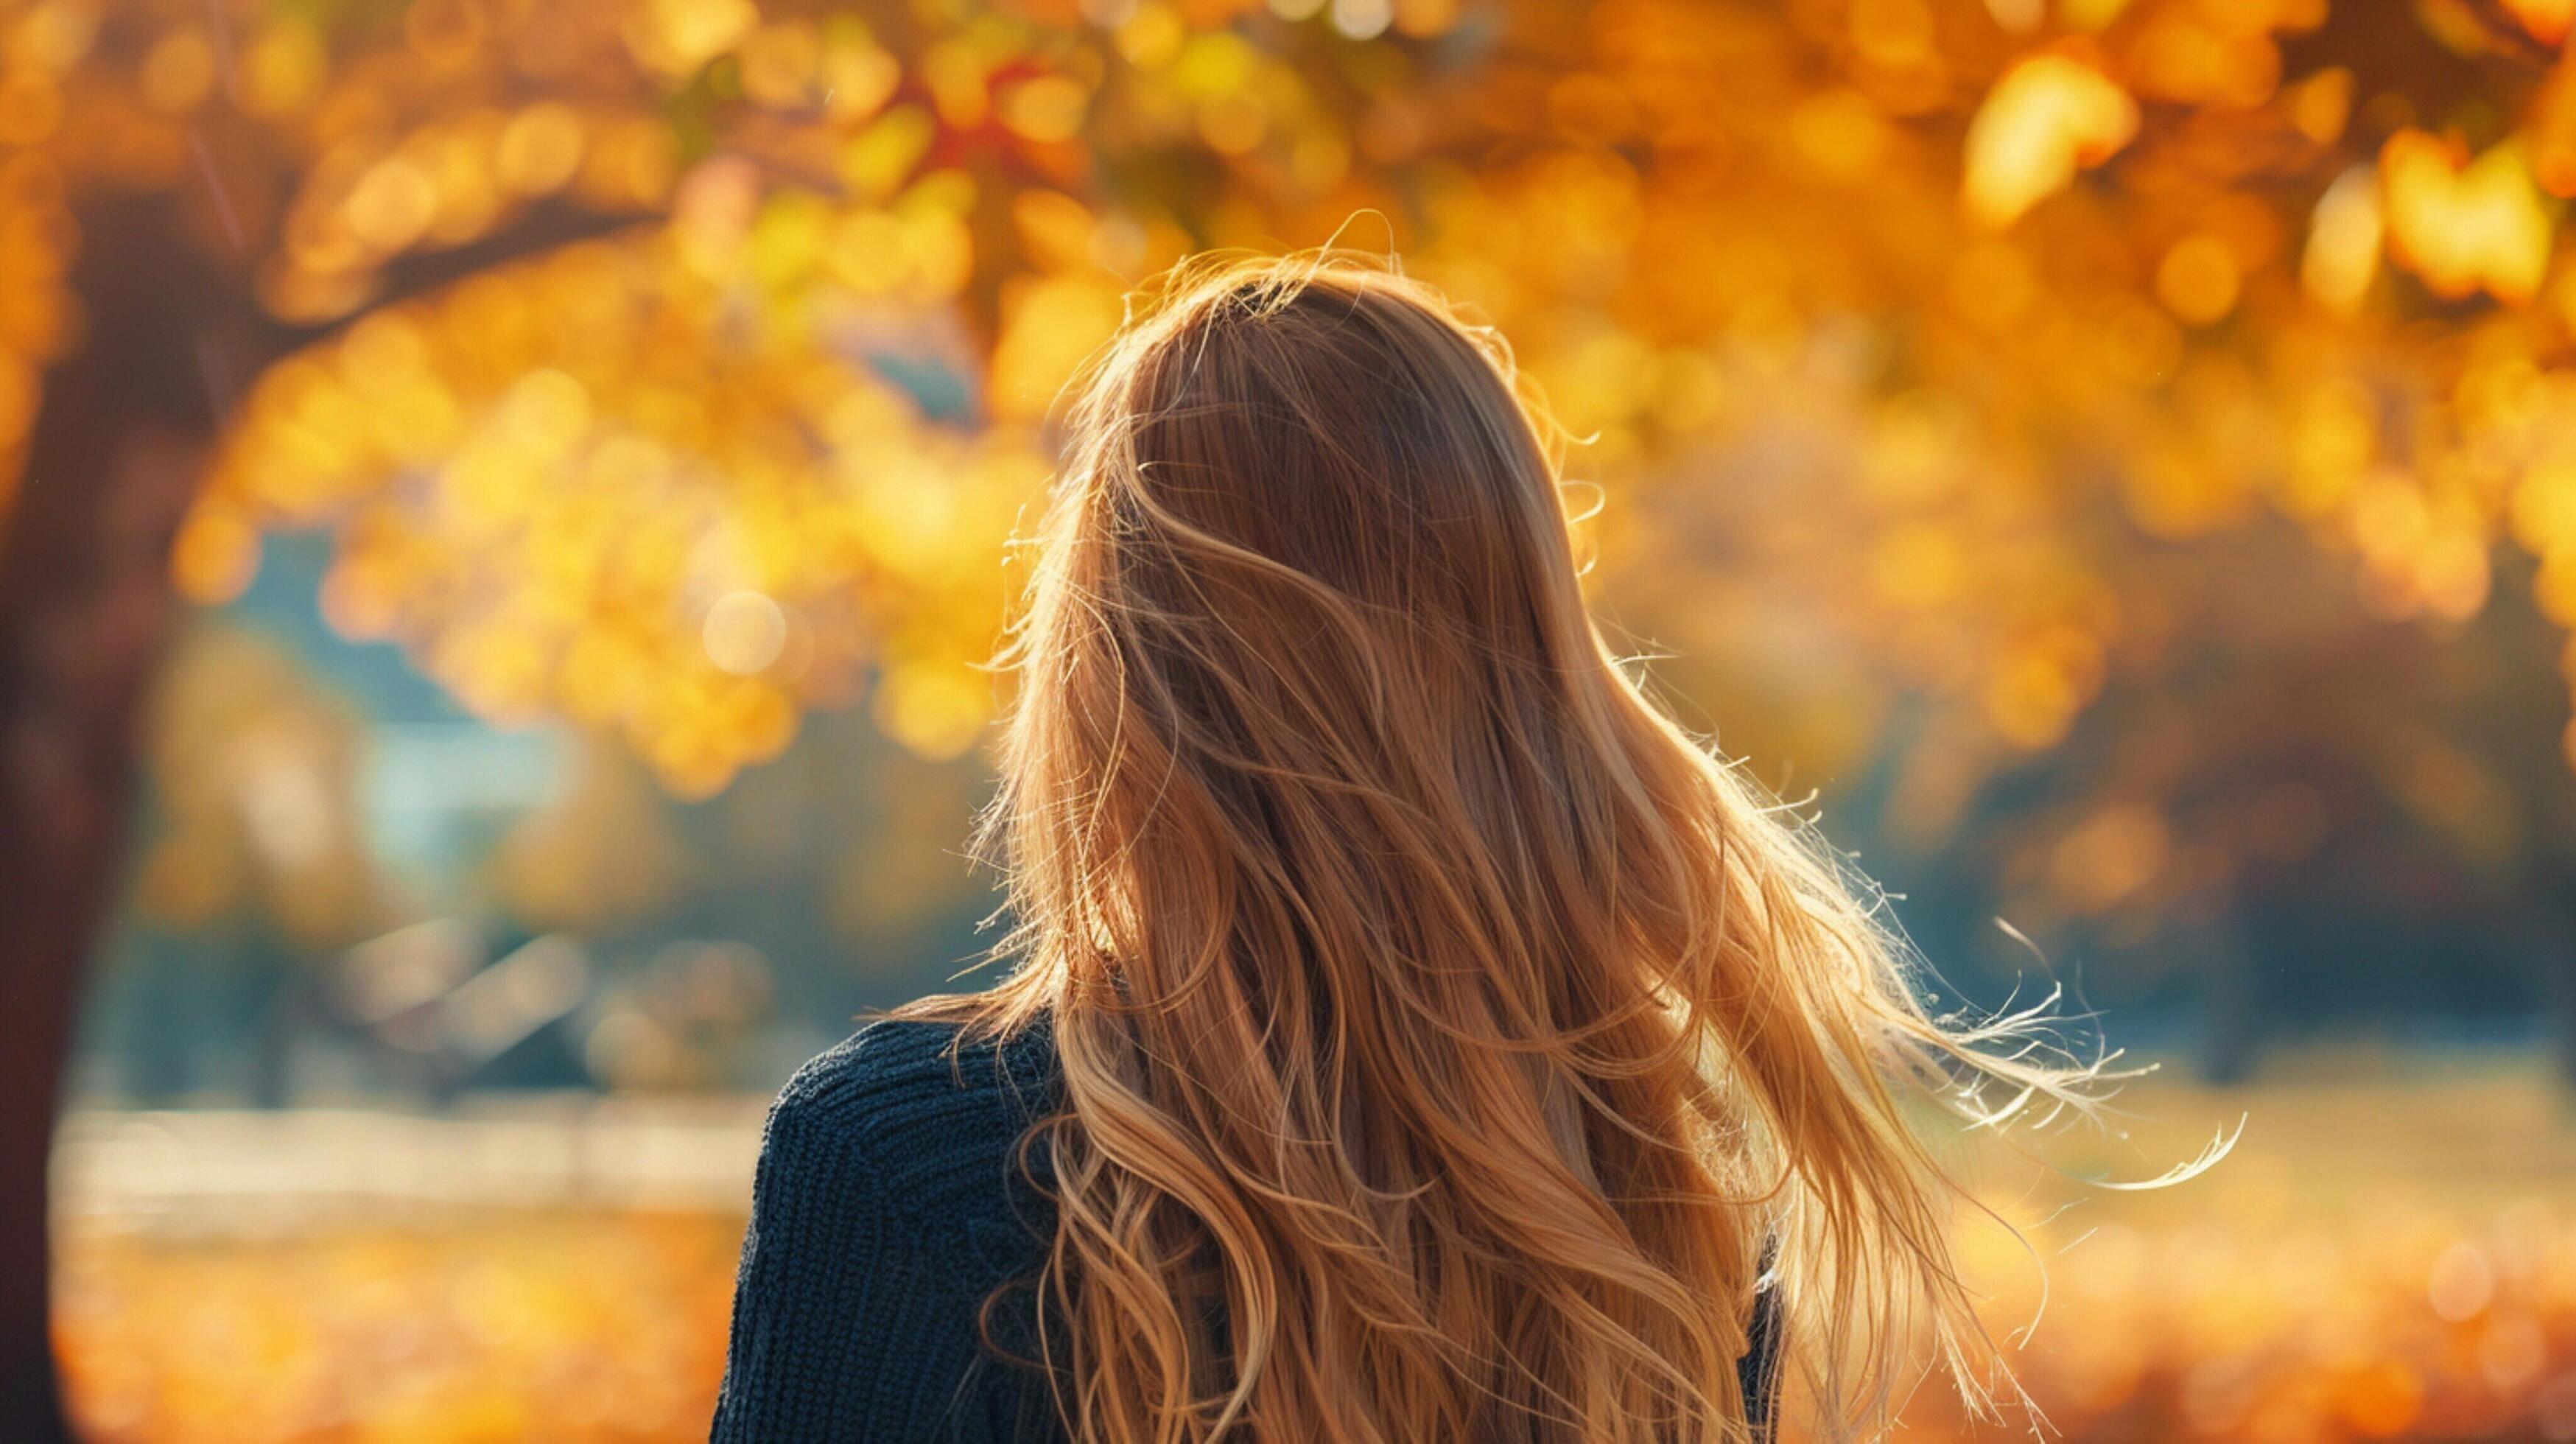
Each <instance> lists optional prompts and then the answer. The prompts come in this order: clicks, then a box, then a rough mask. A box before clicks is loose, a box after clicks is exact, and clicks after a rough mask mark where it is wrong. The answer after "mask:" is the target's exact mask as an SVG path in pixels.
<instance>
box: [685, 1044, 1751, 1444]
mask: <svg viewBox="0 0 2576 1444" xmlns="http://www.w3.org/2000/svg"><path fill="white" fill-rule="evenodd" d="M954 1038H955V1029H954V1028H952V1027H950V1026H948V1025H945V1024H939V1023H922V1022H909V1021H903V1022H898V1021H882V1022H876V1023H871V1024H869V1025H868V1026H866V1027H865V1028H862V1029H860V1030H859V1032H858V1034H857V1036H855V1037H853V1038H851V1039H849V1040H848V1041H847V1042H844V1043H842V1044H841V1045H840V1046H839V1047H837V1048H834V1049H832V1050H831V1051H830V1052H828V1053H825V1054H824V1055H823V1056H821V1057H819V1058H817V1059H815V1060H814V1061H813V1062H811V1063H808V1064H806V1065H805V1067H804V1068H803V1069H802V1070H800V1071H799V1072H798V1073H797V1074H796V1076H795V1077H794V1078H792V1079H790V1080H789V1081H788V1084H787V1087H786V1089H785V1090H784V1091H782V1092H781V1093H780V1094H779V1096H778V1101H777V1103H776V1104H775V1105H774V1106H773V1107H772V1108H771V1110H770V1114H769V1125H768V1130H767V1132H766V1133H765V1134H764V1135H763V1138H762V1141H761V1150H760V1165H759V1171H758V1174H757V1176H756V1178H755V1180H754V1182H753V1185H752V1205H751V1226H750V1229H749V1230H748V1231H747V1232H746V1233H745V1234H744V1236H743V1241H742V1267H741V1272H740V1274H739V1276H738V1277H737V1279H736V1282H735V1290H734V1304H733V1332H732V1336H731V1339H730V1341H729V1345H728V1352H727V1357H726V1361H725V1376H724V1387H723V1390H722V1392H721V1394H720V1395H719V1396H718V1398H717V1401H716V1416H715V1425H714V1430H713V1432H712V1434H711V1436H710V1438H711V1440H712V1441H713V1444H822V1441H843V1440H847V1441H865V1444H905V1441H912V1440H939V1441H1003V1440H1034V1441H1051V1440H1058V1439H1061V1438H1062V1437H1063V1433H1062V1430H1061V1429H1060V1427H1059V1426H1058V1425H1057V1424H1056V1422H1055V1414H1054V1409H1053V1405H1052V1401H1051V1398H1050V1396H1049V1392H1048V1389H1047V1386H1046V1379H1045V1375H1044V1374H1043V1373H1041V1372H1040V1371H1039V1370H1037V1369H1036V1368H1034V1367H1031V1366H1028V1365H1026V1364H1022V1363H1017V1362H1014V1361H1013V1360H1012V1359H1009V1358H1006V1357H1004V1356H1003V1354H1001V1353H998V1352H996V1351H994V1350H993V1349H991V1348H988V1347H986V1346H985V1345H984V1343H983V1341H982V1334H981V1332H980V1331H979V1328H978V1319H979V1316H980V1315H981V1313H982V1310H983V1307H984V1302H985V1300H986V1299H987V1298H988V1297H990V1296H992V1295H993V1294H994V1292H995V1291H996V1290H997V1289H1000V1288H1002V1287H1003V1286H1004V1285H1006V1284H1013V1283H1016V1282H1020V1281H1025V1280H1028V1279H1030V1278H1032V1277H1034V1276H1035V1274H1036V1273H1037V1271H1038V1269H1039V1267H1040V1266H1041V1265H1042V1264H1043V1263H1044V1261H1045V1257H1046V1243H1047V1240H1048V1239H1050V1238H1051V1237H1053V1234H1054V1215H1053V1213H1052V1211H1051V1209H1050V1207H1049V1205H1048V1203H1047V1201H1046V1198H1045V1196H1044V1194H1043V1193H1042V1192H1041V1191H1040V1188H1033V1187H1031V1186H1030V1184H1029V1182H1028V1181H1027V1180H1026V1179H1025V1178H1023V1177H1022V1175H1021V1170H1020V1168H1019V1165H1018V1153H1017V1144H1018V1142H1019V1139H1020V1137H1021V1135H1022V1134H1023V1133H1024V1132H1025V1131H1026V1130H1027V1128H1028V1126H1029V1124H1030V1123H1032V1122H1033V1121H1035V1120H1036V1119H1037V1118H1038V1117H1040V1116H1041V1115H1042V1114H1044V1113H1045V1112H1047V1111H1049V1110H1051V1109H1053V1108H1055V1107H1056V1106H1058V1102H1059V1099H1060V1093H1059V1089H1060V1086H1061V1084H1060V1081H1059V1079H1058V1076H1057V1074H1056V1069H1055V1051H1054V1044H1053V1040H1052V1038H1051V1037H1050V1035H1049V1033H1048V1030H1047V1028H1046V1027H1045V1025H1044V1024H1043V1023H1041V1024H1040V1025H1039V1026H1038V1027H1037V1028H1035V1029H1032V1030H1031V1031H1029V1032H1027V1033H1024V1034H1022V1035H1021V1036H1019V1037H1018V1038H1015V1039H1012V1040H1010V1041H1008V1042H1003V1043H994V1042H989V1041H979V1042H974V1043H969V1044H966V1045H965V1046H963V1047H961V1048H958V1049H957V1050H955V1052H954V1053H953V1054H952V1053H951V1050H950V1044H951V1042H952V1041H953V1040H954ZM1030 1166H1031V1171H1032V1172H1034V1174H1035V1175H1036V1177H1037V1179H1038V1180H1039V1184H1040V1187H1041V1188H1042V1187H1043V1185H1045V1184H1046V1183H1049V1182H1051V1181H1052V1177H1051V1175H1050V1174H1049V1172H1048V1170H1047V1166H1046V1158H1045V1151H1044V1150H1043V1149H1032V1150H1030ZM1004 1297H1005V1299H1006V1300H1007V1301H1013V1302H1016V1304H1017V1306H1016V1307H1001V1308H996V1309H995V1310H994V1311H993V1316H992V1332H993V1334H994V1335H995V1337H996V1340H997V1342H999V1343H1000V1344H1002V1346H1003V1347H1004V1348H1005V1349H1007V1350H1008V1351H1009V1352H1010V1353H1013V1354H1016V1355H1018V1356H1019V1357H1020V1358H1022V1359H1026V1358H1030V1357H1034V1355H1035V1354H1036V1347H1035V1340H1034V1338H1033V1336H1032V1333H1031V1327H1030V1325H1029V1324H1028V1323H1027V1320H1029V1319H1032V1318H1033V1317H1034V1316H1035V1315H1034V1308H1033V1299H1032V1296H1031V1295H1029V1294H1027V1293H1025V1292H1020V1293H1012V1294H1006V1295H1004ZM1766 1297H1767V1296H1766ZM1754 1324H1755V1329H1754V1340H1753V1342H1754V1348H1753V1350H1752V1352H1751V1353H1748V1354H1747V1355H1746V1356H1745V1358H1744V1361H1743V1363H1742V1365H1741V1367H1742V1370H1743V1375H1744V1380H1745V1383H1746V1390H1747V1397H1748V1398H1755V1397H1757V1396H1758V1395H1759V1393H1760V1391H1759V1390H1758V1389H1757V1388H1756V1387H1755V1386H1756V1384H1757V1383H1758V1381H1760V1380H1761V1379H1762V1377H1763V1372H1764V1366H1765V1361H1766V1359H1767V1358H1768V1355H1769V1353H1770V1348H1769V1344H1770V1340H1769V1335H1770V1333H1771V1332H1772V1327H1773V1326H1772V1322H1771V1310H1770V1309H1768V1308H1767V1307H1766V1308H1764V1309H1761V1310H1758V1311H1757V1312H1756V1314H1755V1316H1754Z"/></svg>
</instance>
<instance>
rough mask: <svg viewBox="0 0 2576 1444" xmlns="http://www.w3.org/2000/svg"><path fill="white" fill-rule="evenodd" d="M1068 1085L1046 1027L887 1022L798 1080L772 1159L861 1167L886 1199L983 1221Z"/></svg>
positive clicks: (776, 1126) (771, 1128) (777, 1125)
mask: <svg viewBox="0 0 2576 1444" xmlns="http://www.w3.org/2000/svg"><path fill="white" fill-rule="evenodd" d="M1058 1086H1059V1084H1058V1075H1057V1072H1056V1066H1055V1049H1054V1042H1053V1039H1052V1037H1051V1036H1050V1033H1049V1029H1048V1027H1047V1025H1046V1023H1045V1021H1044V1019H1043V1018H1042V1019H1041V1020H1040V1021H1039V1022H1038V1023H1036V1024H1034V1025H1032V1026H1030V1027H1027V1028H1024V1029H1021V1030H1020V1031H1019V1032H1017V1033H1015V1034H1012V1035H1010V1036H1007V1037H996V1036H992V1035H990V1034H986V1033H982V1032H978V1031H974V1030H970V1029H966V1028H963V1027H961V1025H959V1024H956V1023H950V1022H944V1021H938V1020H933V1019H919V1018H881V1019H877V1020H875V1021H873V1022H870V1023H868V1024H867V1025H866V1026H864V1027H862V1028H860V1029H859V1030H858V1031H857V1032H856V1033H854V1034H852V1035H851V1036H850V1037H848V1038H847V1039H844V1040H843V1041H842V1042H840V1043H839V1044H837V1045H835V1046H834V1047H832V1048H830V1049H828V1050H827V1051H825V1052H824V1053H822V1054H821V1055H820V1056H818V1057H816V1058H815V1059H813V1060H812V1061H811V1062H809V1063H807V1064H806V1065H805V1066H804V1067H802V1068H800V1069H798V1070H797V1071H796V1074H795V1076H794V1077H792V1078H790V1079H788V1081H787V1086H786V1087H784V1088H783V1089H781V1090H780V1091H779V1094H778V1099H777V1102H776V1103H774V1104H773V1105H772V1106H771V1108H770V1114H769V1123H768V1128H767V1131H766V1135H765V1139H764V1143H763V1151H764V1152H765V1153H767V1154H770V1155H772V1156H773V1158H775V1157H777V1156H779V1155H782V1154H805V1153H821V1154H827V1155H831V1156H834V1157H836V1158H839V1159H844V1160H854V1161H862V1162H863V1163H864V1165H865V1171H866V1173H867V1174H868V1175H869V1176H870V1177H871V1178H872V1179H873V1180H874V1181H875V1184H876V1188H875V1190H874V1191H875V1192H876V1193H877V1194H878V1196H879V1198H880V1199H881V1200H883V1201H884V1202H887V1203H890V1204H894V1205H897V1206H907V1207H909V1208H913V1209H918V1210H922V1211H925V1212H933V1211H936V1212H946V1211H950V1210H955V1209H959V1208H967V1209H968V1211H970V1212H972V1211H975V1210H973V1209H972V1207H971V1205H973V1204H975V1203H977V1202H979V1201H990V1202H992V1203H994V1204H997V1205H998V1204H1000V1203H1002V1202H1003V1201H1004V1197H1005V1193H1006V1187H1007V1180H1008V1177H1009V1175H1010V1174H1012V1173H1015V1172H1016V1171H1017V1170H1016V1169H1015V1168H1013V1167H1011V1166H1010V1165H1011V1164H1012V1163H1013V1161H1014V1159H1015V1158H1016V1156H1017V1153H1018V1147H1019V1142H1020V1139H1021V1138H1022V1136H1023V1135H1024V1134H1026V1132H1027V1131H1028V1128H1029V1126H1030V1125H1031V1124H1032V1123H1034V1122H1035V1121H1036V1120H1038V1119H1039V1118H1041V1117H1043V1116H1045V1115H1046V1114H1047V1113H1049V1112H1052V1111H1053V1110H1054V1109H1055V1107H1056V1106H1057V1096H1058V1095H1057V1089H1058ZM1039 1161H1041V1160H1039V1159H1037V1158H1036V1157H1034V1156H1033V1158H1032V1162H1033V1163H1036V1162H1039Z"/></svg>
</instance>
